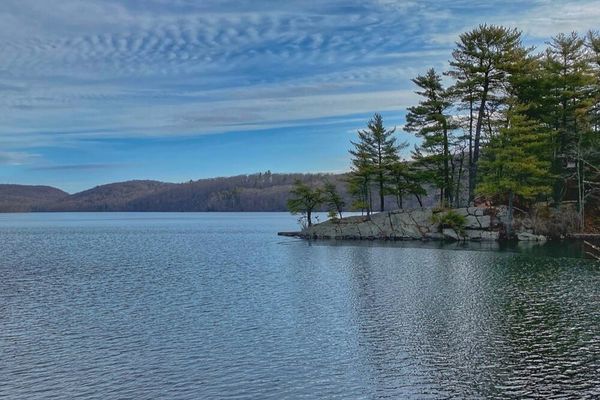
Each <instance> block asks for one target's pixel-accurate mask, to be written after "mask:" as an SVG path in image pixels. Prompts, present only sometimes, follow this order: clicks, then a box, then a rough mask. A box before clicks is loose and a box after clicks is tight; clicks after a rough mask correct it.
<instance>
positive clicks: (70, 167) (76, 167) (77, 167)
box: [29, 163, 136, 171]
mask: <svg viewBox="0 0 600 400" xmlns="http://www.w3.org/2000/svg"><path fill="white" fill-rule="evenodd" d="M134 165H136V164H129V163H107V164H64V165H44V166H38V167H33V168H29V170H30V171H90V170H105V169H120V168H128V167H131V166H134Z"/></svg>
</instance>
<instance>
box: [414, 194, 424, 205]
mask: <svg viewBox="0 0 600 400" xmlns="http://www.w3.org/2000/svg"><path fill="white" fill-rule="evenodd" d="M415 197H416V198H417V201H418V202H419V207H421V208H423V202H422V201H421V196H419V195H418V194H415Z"/></svg>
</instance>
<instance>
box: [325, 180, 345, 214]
mask: <svg viewBox="0 0 600 400" xmlns="http://www.w3.org/2000/svg"><path fill="white" fill-rule="evenodd" d="M323 200H324V202H325V203H326V204H327V206H328V208H329V212H330V213H331V214H333V215H336V214H337V215H338V216H339V217H340V218H343V217H342V212H343V210H344V206H345V205H346V203H345V202H344V199H342V196H340V194H339V193H338V191H337V188H336V186H335V184H333V183H331V182H327V183H325V186H324V187H323Z"/></svg>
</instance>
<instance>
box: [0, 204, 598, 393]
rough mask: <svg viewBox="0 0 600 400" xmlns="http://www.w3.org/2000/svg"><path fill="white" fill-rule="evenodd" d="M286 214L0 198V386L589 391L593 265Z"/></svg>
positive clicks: (594, 329)
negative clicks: (330, 227) (312, 230)
mask: <svg viewBox="0 0 600 400" xmlns="http://www.w3.org/2000/svg"><path fill="white" fill-rule="evenodd" d="M295 228H296V223H295V218H294V217H291V216H288V215H286V214H277V213H274V214H266V213H265V214H262V213H259V214H251V213H248V214H238V213H236V214H201V213H200V214H162V213H148V214H130V213H122V214H114V213H108V214H93V213H89V214H88V213H83V214H20V215H19V214H12V215H11V214H6V215H0V398H3V399H4V398H6V399H28V400H30V399H74V398H77V399H203V398H210V399H212V398H235V399H246V398H247V399H286V398H289V399H299V398H301V399H318V398H327V399H379V398H392V399H396V398H418V399H422V398H481V397H487V398H509V397H513V398H514V397H531V398H535V397H538V398H552V397H572V398H598V397H600V265H599V264H596V263H594V262H592V261H590V260H584V259H581V258H576V257H561V255H569V256H572V255H573V253H572V250H567V249H563V248H560V247H557V246H549V247H546V248H543V249H540V248H535V247H532V248H525V249H521V250H520V251H519V252H514V251H507V250H506V249H502V250H503V251H494V250H490V249H489V248H487V247H489V246H481V247H478V246H470V247H468V248H466V249H462V250H460V251H457V250H456V249H457V247H456V246H455V245H454V246H447V247H444V246H441V245H439V244H429V245H419V244H417V243H397V244H380V245H378V244H363V243H336V244H334V243H316V244H311V243H308V242H304V241H300V240H295V239H290V238H280V237H277V236H276V232H277V231H283V230H285V231H289V230H294V229H295Z"/></svg>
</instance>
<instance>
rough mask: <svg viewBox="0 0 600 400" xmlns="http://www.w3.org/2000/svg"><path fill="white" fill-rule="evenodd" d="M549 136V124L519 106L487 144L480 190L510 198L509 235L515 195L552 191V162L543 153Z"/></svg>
mask: <svg viewBox="0 0 600 400" xmlns="http://www.w3.org/2000/svg"><path fill="white" fill-rule="evenodd" d="M547 140H548V130H547V128H545V127H544V126H543V125H542V124H540V123H538V122H536V121H532V120H529V119H527V118H526V117H525V116H524V115H522V114H519V113H518V112H517V111H516V110H515V111H513V112H511V113H510V114H509V125H508V127H507V128H504V129H502V130H501V131H500V133H499V135H497V136H496V137H494V138H492V140H491V141H490V143H489V144H488V145H487V146H486V148H485V152H484V157H483V159H482V160H481V172H482V175H481V182H480V183H479V185H478V186H477V192H478V193H480V194H483V195H486V196H490V197H496V198H499V199H501V200H502V201H504V200H508V213H509V225H508V232H507V233H508V236H509V237H510V235H511V226H512V215H513V207H514V199H515V197H517V198H519V199H521V200H531V199H535V198H536V197H537V196H540V195H544V194H549V193H550V192H551V184H550V183H551V175H550V173H549V166H550V163H549V161H548V160H547V159H544V156H543V154H544V151H545V149H546V148H547V145H546V143H545V142H546V141H547Z"/></svg>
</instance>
